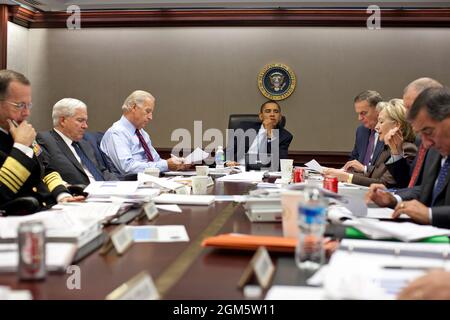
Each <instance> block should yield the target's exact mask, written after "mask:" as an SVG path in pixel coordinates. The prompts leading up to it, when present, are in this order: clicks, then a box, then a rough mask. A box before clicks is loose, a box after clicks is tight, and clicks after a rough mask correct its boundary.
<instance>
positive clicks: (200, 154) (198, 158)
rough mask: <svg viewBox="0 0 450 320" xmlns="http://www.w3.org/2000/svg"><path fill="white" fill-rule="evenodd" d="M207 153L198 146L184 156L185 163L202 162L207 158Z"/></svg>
mask: <svg viewBox="0 0 450 320" xmlns="http://www.w3.org/2000/svg"><path fill="white" fill-rule="evenodd" d="M208 156H209V153H208V152H205V151H203V150H202V149H200V148H196V149H195V150H194V151H193V152H192V153H191V154H190V155H188V156H187V157H185V158H184V163H185V164H191V163H195V162H202V161H203V160H205V159H206V158H208Z"/></svg>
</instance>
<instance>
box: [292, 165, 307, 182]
mask: <svg viewBox="0 0 450 320" xmlns="http://www.w3.org/2000/svg"><path fill="white" fill-rule="evenodd" d="M299 182H305V171H304V170H303V169H302V168H295V169H294V183H299Z"/></svg>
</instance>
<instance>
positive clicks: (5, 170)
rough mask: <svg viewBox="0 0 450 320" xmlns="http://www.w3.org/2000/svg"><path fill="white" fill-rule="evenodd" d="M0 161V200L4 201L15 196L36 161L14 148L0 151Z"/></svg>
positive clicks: (34, 166) (35, 164)
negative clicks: (7, 151) (7, 152)
mask: <svg viewBox="0 0 450 320" xmlns="http://www.w3.org/2000/svg"><path fill="white" fill-rule="evenodd" d="M0 163H1V168H0V202H1V203H5V202H8V201H11V200H14V199H15V198H17V193H19V191H20V189H21V188H22V186H23V185H24V184H25V182H26V181H27V179H28V178H29V177H30V175H31V172H32V171H33V170H35V168H36V166H37V163H36V161H34V160H33V159H31V158H29V157H28V156H27V155H25V154H24V153H23V152H22V151H20V150H18V149H16V148H12V150H11V152H10V153H9V154H5V153H3V152H0Z"/></svg>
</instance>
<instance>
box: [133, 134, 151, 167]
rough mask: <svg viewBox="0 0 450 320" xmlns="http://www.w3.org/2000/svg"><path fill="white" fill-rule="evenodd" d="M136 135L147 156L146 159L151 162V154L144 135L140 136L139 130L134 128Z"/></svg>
mask: <svg viewBox="0 0 450 320" xmlns="http://www.w3.org/2000/svg"><path fill="white" fill-rule="evenodd" d="M136 135H137V136H138V138H139V142H140V143H141V146H142V148H144V152H145V155H146V156H147V159H148V161H150V162H153V156H152V153H151V152H150V148H149V147H148V145H147V143H146V142H145V139H144V137H143V136H142V134H141V132H140V131H139V130H138V129H136Z"/></svg>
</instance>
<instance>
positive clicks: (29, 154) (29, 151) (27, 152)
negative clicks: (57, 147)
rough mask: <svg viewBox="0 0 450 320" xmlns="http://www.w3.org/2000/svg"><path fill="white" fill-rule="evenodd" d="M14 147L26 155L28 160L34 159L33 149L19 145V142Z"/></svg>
mask: <svg viewBox="0 0 450 320" xmlns="http://www.w3.org/2000/svg"><path fill="white" fill-rule="evenodd" d="M13 147H14V148H16V149H19V150H20V151H22V152H23V153H25V155H26V156H27V157H28V158H33V149H31V148H30V147H27V146H26V145H23V144H21V143H18V142H15V143H14V145H13Z"/></svg>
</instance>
